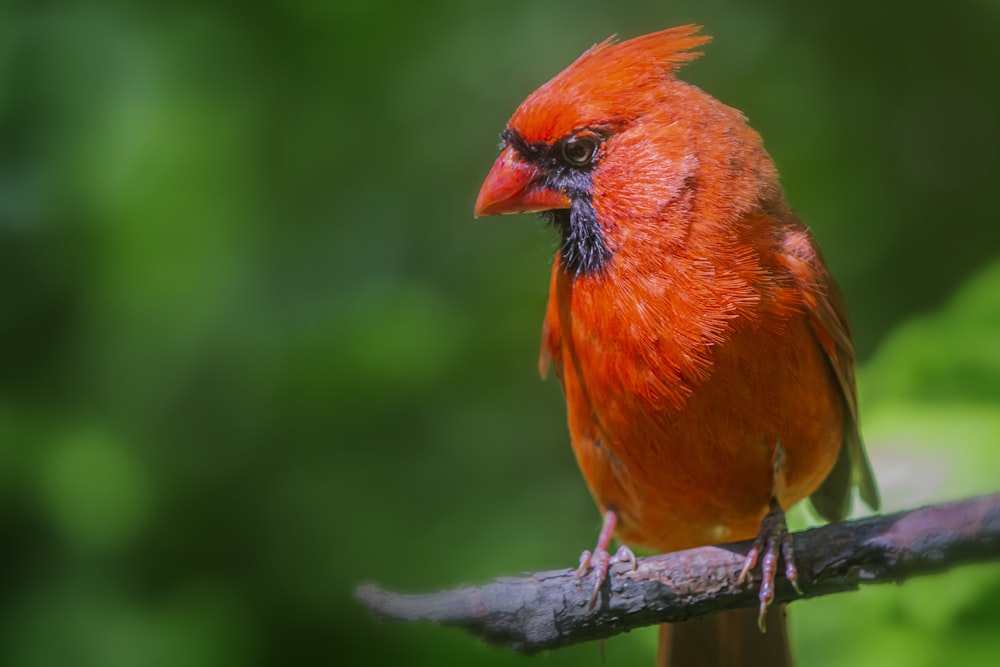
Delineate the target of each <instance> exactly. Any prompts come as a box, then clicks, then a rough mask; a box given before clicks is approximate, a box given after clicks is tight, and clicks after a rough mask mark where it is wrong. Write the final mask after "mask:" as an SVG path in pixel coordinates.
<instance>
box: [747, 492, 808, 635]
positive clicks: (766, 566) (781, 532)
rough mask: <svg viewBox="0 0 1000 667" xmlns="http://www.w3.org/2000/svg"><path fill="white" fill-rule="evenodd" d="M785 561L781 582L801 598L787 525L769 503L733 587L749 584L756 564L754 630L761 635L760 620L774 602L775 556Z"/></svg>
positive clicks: (780, 512)
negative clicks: (757, 582) (757, 609)
mask: <svg viewBox="0 0 1000 667" xmlns="http://www.w3.org/2000/svg"><path fill="white" fill-rule="evenodd" d="M779 554H780V556H781V557H782V558H783V559H784V561H785V578H786V579H788V582H789V583H790V584H791V585H792V587H793V588H794V589H795V592H797V593H798V594H799V595H802V588H801V587H800V586H799V571H798V568H796V566H795V555H794V553H793V552H792V538H791V535H790V534H789V532H788V525H787V524H786V523H785V513H784V511H783V510H782V509H781V505H779V504H778V502H777V501H776V500H772V501H771V509H770V510H768V512H767V514H766V515H765V516H764V518H763V519H762V520H761V522H760V533H759V534H758V535H757V537H756V538H754V541H753V546H751V547H750V551H748V552H747V555H746V557H745V558H744V559H743V568H742V569H741V570H740V576H739V577H738V578H737V580H736V583H737V585H742V584H743V582H744V581H746V582H750V581H752V580H753V576H752V574H751V571H752V570H753V569H754V568H755V567H756V566H757V561H758V559H759V560H760V576H761V580H760V591H759V593H758V595H757V599H759V600H760V616H758V618H757V626H758V627H759V628H760V631H761V632H766V631H767V628H766V626H765V623H764V617H765V616H766V614H767V608H768V607H769V606H770V605H771V603H772V602H773V601H774V579H775V574H776V572H777V569H778V568H777V565H778V556H779Z"/></svg>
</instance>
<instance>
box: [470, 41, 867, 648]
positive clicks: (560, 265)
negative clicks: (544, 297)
mask: <svg viewBox="0 0 1000 667" xmlns="http://www.w3.org/2000/svg"><path fill="white" fill-rule="evenodd" d="M699 30H700V27H699V26H682V27H678V28H673V29H670V30H664V31H661V32H656V33H652V34H649V35H645V36H642V37H637V38H635V39H631V40H628V41H624V42H615V41H614V39H613V38H612V39H608V40H606V41H604V42H602V43H600V44H597V45H596V46H594V47H593V48H591V49H590V50H588V51H586V52H585V53H584V54H583V55H582V56H580V57H579V58H578V59H577V60H576V61H575V62H574V63H573V64H571V65H570V66H569V67H568V68H566V69H565V70H564V71H562V72H561V73H559V74H558V75H556V76H555V77H554V78H553V79H551V80H550V81H548V82H547V83H545V84H544V85H542V86H541V87H540V88H539V89H538V90H536V91H535V92H533V93H532V94H531V95H530V96H528V98H527V99H526V100H525V101H524V102H523V103H522V104H521V105H520V106H519V107H518V108H517V110H516V111H515V112H514V115H513V116H512V117H511V119H510V121H509V123H508V125H507V127H506V129H505V130H504V131H503V134H502V145H501V152H500V156H499V157H498V158H497V160H496V162H495V164H494V165H493V167H492V169H491V170H490V172H489V175H488V176H487V177H486V181H485V182H484V183H483V186H482V190H481V191H480V193H479V197H478V199H477V200H476V205H475V214H476V215H477V216H479V215H489V214H495V213H517V212H523V211H538V212H542V213H543V216H544V217H546V218H548V219H549V220H551V222H552V223H553V224H554V226H555V227H556V229H558V231H559V233H560V234H561V244H560V246H559V250H558V252H557V254H556V257H555V261H554V264H553V267H552V277H551V283H550V292H549V301H548V306H547V310H546V314H545V322H544V326H543V333H542V352H541V359H540V368H541V372H542V374H543V376H544V375H545V373H546V370H547V368H548V367H549V366H550V365H551V367H552V368H553V369H554V370H555V374H556V376H557V377H558V378H559V380H560V382H561V383H562V386H563V389H564V392H565V397H566V407H567V412H568V421H569V431H570V436H571V439H572V444H573V451H574V453H575V454H576V458H577V461H578V463H579V466H580V468H581V470H582V471H583V474H584V476H585V477H586V480H587V484H588V485H589V487H590V491H591V493H592V494H593V496H594V498H595V499H596V501H597V504H598V506H599V507H600V509H601V511H602V512H603V515H604V525H603V528H602V530H601V533H600V536H599V538H598V542H597V547H596V548H595V550H594V552H593V553H591V552H584V553H583V555H582V557H581V565H580V570H579V573H580V574H581V575H584V574H589V575H590V576H592V577H593V581H594V595H595V596H596V595H597V593H598V592H599V590H600V587H601V585H602V583H603V582H604V580H605V578H606V576H607V572H608V567H609V563H611V562H614V561H615V560H616V559H618V560H629V561H632V562H633V563H634V556H633V555H632V554H631V551H630V550H629V549H628V548H627V547H623V548H621V549H619V551H618V552H617V554H616V555H615V556H611V555H610V554H609V551H608V549H609V546H610V543H611V539H612V535H613V534H614V535H616V536H617V537H619V538H620V539H621V540H622V541H623V542H624V543H627V544H633V545H636V546H643V547H646V548H650V549H657V550H662V551H672V550H678V549H685V548H689V547H695V546H700V545H706V544H714V543H719V542H726V541H731V540H742V539H751V538H755V542H754V548H753V549H752V550H751V552H750V554H749V555H748V556H747V560H746V563H745V566H744V571H743V574H744V575H746V574H747V572H748V571H749V570H750V569H751V568H753V567H755V563H756V560H757V557H758V556H761V560H762V563H763V565H762V578H761V583H760V600H761V603H760V610H759V619H758V614H757V612H755V611H753V610H751V613H746V612H727V613H725V614H720V615H718V616H716V617H714V619H711V620H709V621H695V622H689V623H682V624H678V625H676V626H672V627H673V631H672V632H669V631H665V632H662V633H661V635H662V637H663V638H664V640H665V641H669V640H670V638H671V635H672V636H673V644H674V645H673V649H672V651H673V658H674V662H673V664H675V665H678V664H689V663H697V664H733V665H735V664H743V662H741V660H746V661H747V662H748V663H749V662H753V661H754V660H761V661H762V662H766V663H767V664H769V665H770V666H771V667H776V666H777V665H780V664H782V663H783V662H787V661H789V660H790V656H789V653H788V649H787V645H786V641H787V640H786V638H785V635H784V632H783V630H784V624H783V616H782V615H780V614H768V620H769V622H770V624H771V627H772V628H774V627H775V626H778V627H777V632H774V631H772V632H769V633H768V634H767V635H761V633H760V632H759V631H757V629H756V625H757V623H758V622H759V623H761V625H763V621H764V614H765V610H766V608H767V605H768V604H769V603H770V601H771V598H772V597H773V586H774V577H775V563H776V562H779V561H780V559H783V560H784V561H785V574H786V576H787V577H788V578H789V579H791V580H792V583H796V582H795V576H796V572H795V569H794V562H793V556H792V550H791V543H790V538H789V537H788V532H787V528H786V525H785V518H784V511H785V510H786V509H788V508H789V507H791V506H792V505H794V504H795V503H797V502H798V501H800V500H802V499H804V498H806V497H808V498H809V500H810V502H811V503H812V506H813V507H814V508H815V510H816V511H817V512H818V514H819V515H820V516H822V517H823V518H825V519H827V520H829V521H837V520H841V519H843V518H844V517H845V515H846V514H847V512H848V509H849V503H850V499H851V494H852V491H853V488H854V487H855V486H856V487H858V489H859V491H860V495H861V498H862V499H863V500H864V501H865V503H866V504H867V505H868V506H870V507H871V508H872V509H877V508H878V505H879V498H878V491H877V489H876V486H875V481H874V477H873V474H872V471H871V467H870V464H869V462H868V458H867V456H866V454H865V450H864V446H863V444H862V442H861V438H860V436H859V433H858V415H857V399H856V390H855V382H854V363H855V358H854V352H853V345H852V340H851V331H850V327H849V325H848V321H847V316H846V312H845V307H844V301H843V298H842V297H841V295H840V293H839V291H838V290H837V287H836V285H835V284H834V282H833V279H832V278H831V277H830V274H829V273H828V271H827V269H826V267H825V265H824V263H823V259H822V257H821V256H820V253H819V250H818V249H817V248H816V244H815V242H814V241H813V239H812V237H811V235H810V233H809V231H808V230H807V229H806V228H805V227H804V226H803V224H802V223H801V222H800V221H799V219H798V218H797V217H796V216H795V214H794V213H793V212H792V211H791V210H790V208H789V207H788V204H787V203H786V202H785V198H784V194H783V193H782V190H781V188H780V186H779V185H778V174H777V171H776V169H775V166H774V163H773V162H772V160H771V158H770V156H769V155H768V154H767V152H766V151H765V150H764V148H763V145H762V142H761V139H760V136H759V135H758V134H757V133H756V132H754V131H753V130H752V129H751V128H750V127H749V126H748V125H747V122H746V118H745V117H744V116H743V115H742V114H741V113H740V112H739V111H737V110H735V109H733V108H730V107H728V106H726V105H724V104H722V103H721V102H719V101H717V100H716V99H714V98H713V97H711V96H709V95H708V94H706V93H704V92H703V91H701V90H699V89H698V88H696V87H694V86H692V85H689V84H687V83H684V82H683V81H680V80H678V79H676V78H675V77H674V70H675V69H676V68H677V66H678V65H680V64H682V63H684V62H687V61H690V60H692V59H693V58H695V57H697V56H698V55H701V54H700V53H695V52H692V51H691V49H694V48H696V47H698V46H701V45H703V44H705V43H706V42H707V41H708V40H709V38H708V37H705V36H701V35H698V34H697V33H698V31H699ZM688 626H690V627H688ZM665 627H666V626H665ZM748 627H749V628H751V629H752V632H748V631H747V628H748ZM775 634H777V638H775ZM687 636H690V639H686V638H685V637H687ZM768 640H770V641H771V642H772V645H771V646H769V647H764V644H763V642H765V641H768ZM774 641H778V644H776V645H775V644H773V642H774ZM756 643H760V647H758V646H757V645H756ZM669 657H670V652H669V651H668V650H667V649H666V648H665V646H662V645H661V653H660V660H661V661H663V660H667V659H668V658H669ZM685 661H687V662H685ZM713 661H715V662H713Z"/></svg>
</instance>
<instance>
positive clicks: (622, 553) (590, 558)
mask: <svg viewBox="0 0 1000 667" xmlns="http://www.w3.org/2000/svg"><path fill="white" fill-rule="evenodd" d="M618 563H628V565H629V567H630V568H631V569H632V570H636V569H637V568H638V566H639V564H638V561H637V560H636V557H635V553H633V551H632V550H631V549H629V548H628V547H627V546H625V545H624V544H623V545H621V546H620V547H618V551H616V552H615V555H614V556H612V555H611V554H610V553H608V551H607V549H601V548H597V549H595V550H594V552H593V553H591V552H590V551H586V550H585V551H584V552H583V553H581V554H580V567H578V568H577V570H576V578H577V579H582V578H583V576H584V575H585V574H587V571H588V570H590V569H593V570H594V575H593V576H594V587H593V590H592V592H591V594H590V602H589V603H588V605H587V609H593V608H594V604H595V603H596V602H597V595H598V594H599V593H600V592H601V587H602V586H603V585H604V582H605V581H607V579H608V570H610V569H611V566H612V565H617V564H618Z"/></svg>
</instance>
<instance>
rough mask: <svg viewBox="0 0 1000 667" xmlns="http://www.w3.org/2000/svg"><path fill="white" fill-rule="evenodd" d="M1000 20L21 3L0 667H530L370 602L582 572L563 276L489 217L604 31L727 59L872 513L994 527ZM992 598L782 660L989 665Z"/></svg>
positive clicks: (552, 658)
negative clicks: (543, 90)
mask: <svg viewBox="0 0 1000 667" xmlns="http://www.w3.org/2000/svg"><path fill="white" fill-rule="evenodd" d="M998 19H1000V7H998V5H997V4H996V3H995V2H986V1H973V0H968V1H965V2H958V3H952V4H950V5H949V6H948V8H947V10H946V11H943V10H938V9H931V8H927V9H922V8H920V7H918V6H913V5H908V6H906V7H903V6H899V5H895V4H888V3H883V4H874V5H873V4H872V3H870V2H860V0H846V1H843V2H837V3H824V4H821V5H817V4H815V3H799V2H792V1H790V0H771V1H768V2H761V3H758V4H756V5H754V6H749V5H747V4H745V3H736V2H733V1H732V0H713V1H711V2H705V3H673V4H671V5H669V6H668V5H665V4H664V3H662V2H653V1H651V0H650V1H647V2H630V3H598V2H596V1H595V0H585V1H582V2H581V1H575V2H569V1H568V0H565V1H562V2H548V3H539V2H528V1H521V0H515V1H511V2H504V3H494V4H492V5H489V6H483V5H480V4H476V3H465V2H459V1H458V0H451V1H449V2H437V3H387V2H349V1H340V2H319V1H315V0H312V1H310V0H296V1H293V2H285V3H269V4H263V3H258V4H250V3H229V4H228V5H227V4H226V3H204V2H191V1H189V2H177V3H128V2H115V1H113V0H108V1H107V2H90V3H86V2H85V3H65V4H63V3H58V2H27V1H21V2H17V1H14V2H9V3H5V4H3V5H0V291H2V295H0V296H2V301H0V303H2V304H3V307H2V308H0V337H2V343H3V344H2V346H0V368H2V369H3V370H2V373H0V539H2V544H0V562H2V568H0V578H2V590H3V594H2V595H0V664H5V665H7V664H10V665H26V666H35V665H38V666H41V665H67V664H73V665H84V666H87V665H101V666H109V665H110V666H112V667H113V666H115V665H123V666H124V665H136V664H143V665H180V664H183V665H213V666H224V665H264V664H317V663H319V664H323V663H331V664H388V663H390V662H401V661H406V662H409V663H426V664H435V665H438V664H522V663H524V660H523V659H522V658H519V657H517V656H514V655H512V654H510V653H508V652H506V651H501V650H494V649H486V648H484V647H482V646H480V645H479V644H477V643H476V642H475V641H473V640H471V639H468V638H466V637H464V636H462V635H461V634H460V633H459V632H457V631H449V630H442V629H439V628H428V627H397V626H389V625H379V624H376V623H373V622H372V621H371V620H370V619H369V618H368V617H367V616H366V615H365V613H364V612H363V611H362V610H361V609H360V608H359V606H358V605H357V604H356V603H355V602H354V601H353V600H352V598H351V589H352V587H353V585H354V584H355V583H356V582H358V581H359V580H362V579H366V578H372V579H377V580H379V581H380V582H382V583H384V584H387V585H391V586H397V587H403V588H407V589H417V588H422V587H432V586H445V585H450V584H456V583H459V582H463V581H478V580H483V579H486V578H488V577H491V576H494V575H496V574H500V573H510V572H517V571H521V570H533V569H541V568H554V567H564V566H567V565H570V564H572V563H573V562H574V561H575V559H576V556H577V555H578V553H579V551H580V550H581V549H582V548H584V547H587V546H590V544H591V543H592V541H593V539H594V535H595V532H596V529H597V525H598V517H597V516H596V512H595V511H594V508H593V506H592V503H591V501H590V499H589V498H588V497H587V493H586V490H585V487H584V485H583V482H582V481H581V479H580V476H579V474H578V473H577V471H576V469H575V464H574V462H573V460H572V455H571V453H570V450H569V447H568V444H567V436H566V433H565V426H564V423H563V419H564V417H563V407H562V399H561V397H560V395H559V390H558V388H557V387H556V385H555V383H554V382H547V383H542V382H540V381H539V380H538V378H537V374H536V369H535V363H534V360H535V355H536V353H537V345H538V327H539V323H540V319H541V313H542V309H543V305H544V300H545V293H546V289H547V273H548V261H549V257H550V255H551V252H552V250H553V247H554V244H555V239H554V238H553V235H552V233H551V232H550V230H548V229H546V228H545V227H544V225H542V224H541V223H538V222H535V221H533V220H531V219H528V218H525V219H521V220H517V219H502V220H486V221H473V220H472V219H471V207H472V201H473V199H474V197H475V193H476V191H477V188H478V185H479V180H480V179H481V177H482V176H483V175H484V174H485V172H486V170H487V168H488V167H489V164H490V162H491V159H492V157H493V156H494V154H495V148H496V137H497V134H498V133H499V131H500V130H501V128H502V127H503V124H504V122H505V120H506V118H507V116H508V115H509V114H510V113H511V112H512V111H513V109H514V107H515V106H516V104H517V103H518V102H519V101H520V100H521V99H522V98H523V97H524V95H526V94H527V93H528V92H530V91H531V90H532V89H533V88H534V87H535V86H537V85H538V84H539V83H541V82H542V81H544V80H545V79H547V78H548V77H550V76H552V75H553V74H554V73H555V72H556V71H558V69H560V68H561V67H564V66H565V65H566V64H568V63H569V62H570V61H571V60H572V59H573V58H574V57H575V56H576V55H577V54H578V53H579V52H581V51H582V50H583V49H584V48H586V47H587V46H589V45H590V44H593V43H594V42H596V41H598V40H600V39H603V38H604V37H606V36H607V35H608V34H610V33H613V32H618V33H620V34H622V35H623V36H631V35H636V34H639V33H642V32H646V31H649V30H652V29H655V28H660V27H666V26H669V25H675V24H680V23H685V22H699V23H703V24H705V25H706V26H707V28H706V32H708V33H709V34H711V35H713V36H714V37H715V42H713V43H712V44H711V45H709V46H708V48H707V49H706V56H705V57H704V58H703V59H701V60H699V61H698V62H696V63H694V64H693V65H691V66H689V67H688V68H686V69H685V70H684V72H683V76H684V77H685V78H687V79H688V80H690V81H692V82H694V83H696V84H698V85H700V86H701V87H703V88H705V89H706V90H708V91H709V92H711V93H713V94H715V95H717V96H718V97H719V98H720V99H722V100H723V101H725V102H727V103H729V104H732V105H733V106H736V107H738V108H740V109H742V110H743V111H745V112H746V113H747V115H748V116H749V117H750V119H751V121H752V122H753V124H754V126H755V127H756V128H757V129H758V130H759V131H760V132H761V134H762V135H763V136H764V137H765V140H766V142H767V145H768V148H769V150H770V151H771V152H772V154H773V155H774V156H775V159H776V161H777V163H778V165H779V168H780V169H781V171H782V174H783V179H784V183H785V186H786V189H787V190H788V194H789V198H790V200H791V202H792V204H793V205H794V207H795V208H796V210H797V211H798V212H799V213H800V215H801V216H802V218H803V219H804V220H806V221H807V222H808V223H809V224H810V225H811V226H812V227H813V229H814V231H815V232H816V235H817V236H818V238H819V239H820V242H821V245H822V246H823V248H824V251H825V253H826V256H827V258H828V260H829V263H830V265H831V267H832V269H833V271H834V273H835V274H836V275H837V276H838V278H839V280H840V282H841V284H842V286H843V288H844V291H845V293H846V295H847V298H848V301H849V303H850V305H851V310H852V313H853V315H854V317H853V321H854V327H855V330H856V333H857V338H858V348H859V351H860V353H861V355H862V358H863V361H865V362H866V363H865V366H864V370H863V374H862V380H863V384H862V400H863V404H864V405H863V410H864V411H863V421H864V425H865V428H866V433H867V437H868V441H869V443H870V445H871V449H872V456H873V459H874V461H875V465H876V468H877V471H878V474H879V476H880V478H881V480H882V484H883V488H884V491H885V496H886V499H887V505H888V506H889V507H890V508H898V507H904V506H908V505H912V504H915V503H918V502H924V501H930V500H935V499H940V498H948V497H957V496H963V495H968V494H971V493H975V492H980V491H989V490H996V485H995V481H994V479H995V475H993V474H992V471H995V470H996V469H997V463H998V461H997V454H996V452H997V451H1000V450H998V449H997V446H996V443H997V441H998V437H1000V423H998V421H997V420H998V417H997V415H998V414H1000V410H998V409H997V408H998V404H1000V358H998V357H997V354H998V352H997V350H998V349H1000V348H998V347H997V344H996V341H997V340H998V339H1000V314H998V311H997V304H998V303H1000V272H998V270H997V268H996V267H997V266H998V265H997V264H996V261H997V259H998V257H997V254H998V248H1000V243H998V241H1000V226H998V225H997V224H996V209H995V198H994V197H993V196H992V192H993V189H994V185H995V183H996V182H997V180H998V176H1000V123H998V120H997V119H998V118H1000V87H998V86H997V85H996V84H997V69H996V67H995V65H994V64H995V63H997V62H1000V43H998V42H997V41H996V40H995V32H996V29H997V27H998ZM987 266H989V268H987ZM998 594H1000V574H998V568H997V567H996V566H984V567H979V568H969V569H966V570H960V571H958V572H955V573H951V574H948V575H945V576H942V577H940V578H935V579H932V580H927V581H917V582H912V583H908V584H907V585H906V586H904V587H901V588H895V589H879V590H873V591H865V592H862V593H860V594H857V595H845V596H839V597H836V598H830V599H824V600H818V601H812V602H806V603H800V604H796V605H795V606H794V607H793V610H794V611H793V621H792V622H793V624H794V625H795V627H796V642H797V643H798V644H799V652H800V655H801V658H802V660H803V664H812V665H837V664H856V665H866V664H867V665H884V664H907V665H925V664H926V665H933V664H940V663H942V662H944V661H945V660H946V659H947V660H948V661H950V662H954V663H958V664H976V663H977V662H978V663H981V664H988V658H990V657H992V656H994V655H995V653H996V650H997V643H996V640H995V639H993V638H992V634H991V633H992V632H993V628H995V625H996V622H997V620H998V618H1000V609H998V602H997V599H998ZM654 642H655V633H654V632H637V633H633V634H631V635H629V636H626V637H623V638H616V639H614V640H611V641H609V642H607V647H606V652H607V664H609V665H616V664H624V663H630V664H643V663H646V664H650V663H651V661H652V656H653V654H654V651H655V647H654ZM539 660H541V661H544V662H545V663H546V664H599V661H600V657H599V653H598V647H597V646H596V645H586V646H580V647H575V648H571V649H568V650H565V651H559V652H555V653H553V654H551V655H548V656H545V657H543V658H539Z"/></svg>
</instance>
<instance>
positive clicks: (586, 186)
mask: <svg viewBox="0 0 1000 667" xmlns="http://www.w3.org/2000/svg"><path fill="white" fill-rule="evenodd" d="M502 144H507V145H510V146H511V147H513V148H514V150H515V151H517V153H518V155H519V156H520V157H521V159H523V160H524V161H525V162H529V163H531V164H533V165H535V166H536V167H538V168H539V169H540V170H541V172H542V173H543V174H544V175H545V181H544V182H543V183H542V184H541V186H540V187H544V188H548V189H550V190H555V191H557V192H562V193H565V194H566V196H567V197H568V198H569V201H570V207H569V209H553V210H551V211H542V212H541V213H540V215H541V217H542V218H544V219H546V220H549V221H550V222H551V223H552V224H554V225H555V226H556V228H557V229H558V230H559V234H560V236H561V242H560V244H559V254H560V261H561V265H562V268H563V270H564V271H566V272H567V273H570V274H573V275H575V276H581V275H589V274H592V273H599V272H600V271H601V270H602V269H603V268H604V267H605V265H606V264H607V263H608V262H609V261H611V257H612V253H611V251H610V250H609V249H608V246H607V243H606V242H605V240H604V236H603V234H602V232H601V223H600V221H598V219H597V211H595V210H594V195H593V182H592V180H591V175H592V173H593V170H594V164H593V163H592V164H589V165H586V166H583V167H580V166H575V165H570V164H567V162H566V161H565V160H564V159H563V158H562V155H561V153H560V149H559V147H558V146H557V145H551V144H547V143H545V142H542V141H538V142H532V143H529V142H527V141H525V140H524V138H523V137H521V135H520V134H518V133H517V131H515V130H512V129H510V128H508V129H506V130H505V131H504V133H503V135H502Z"/></svg>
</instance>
